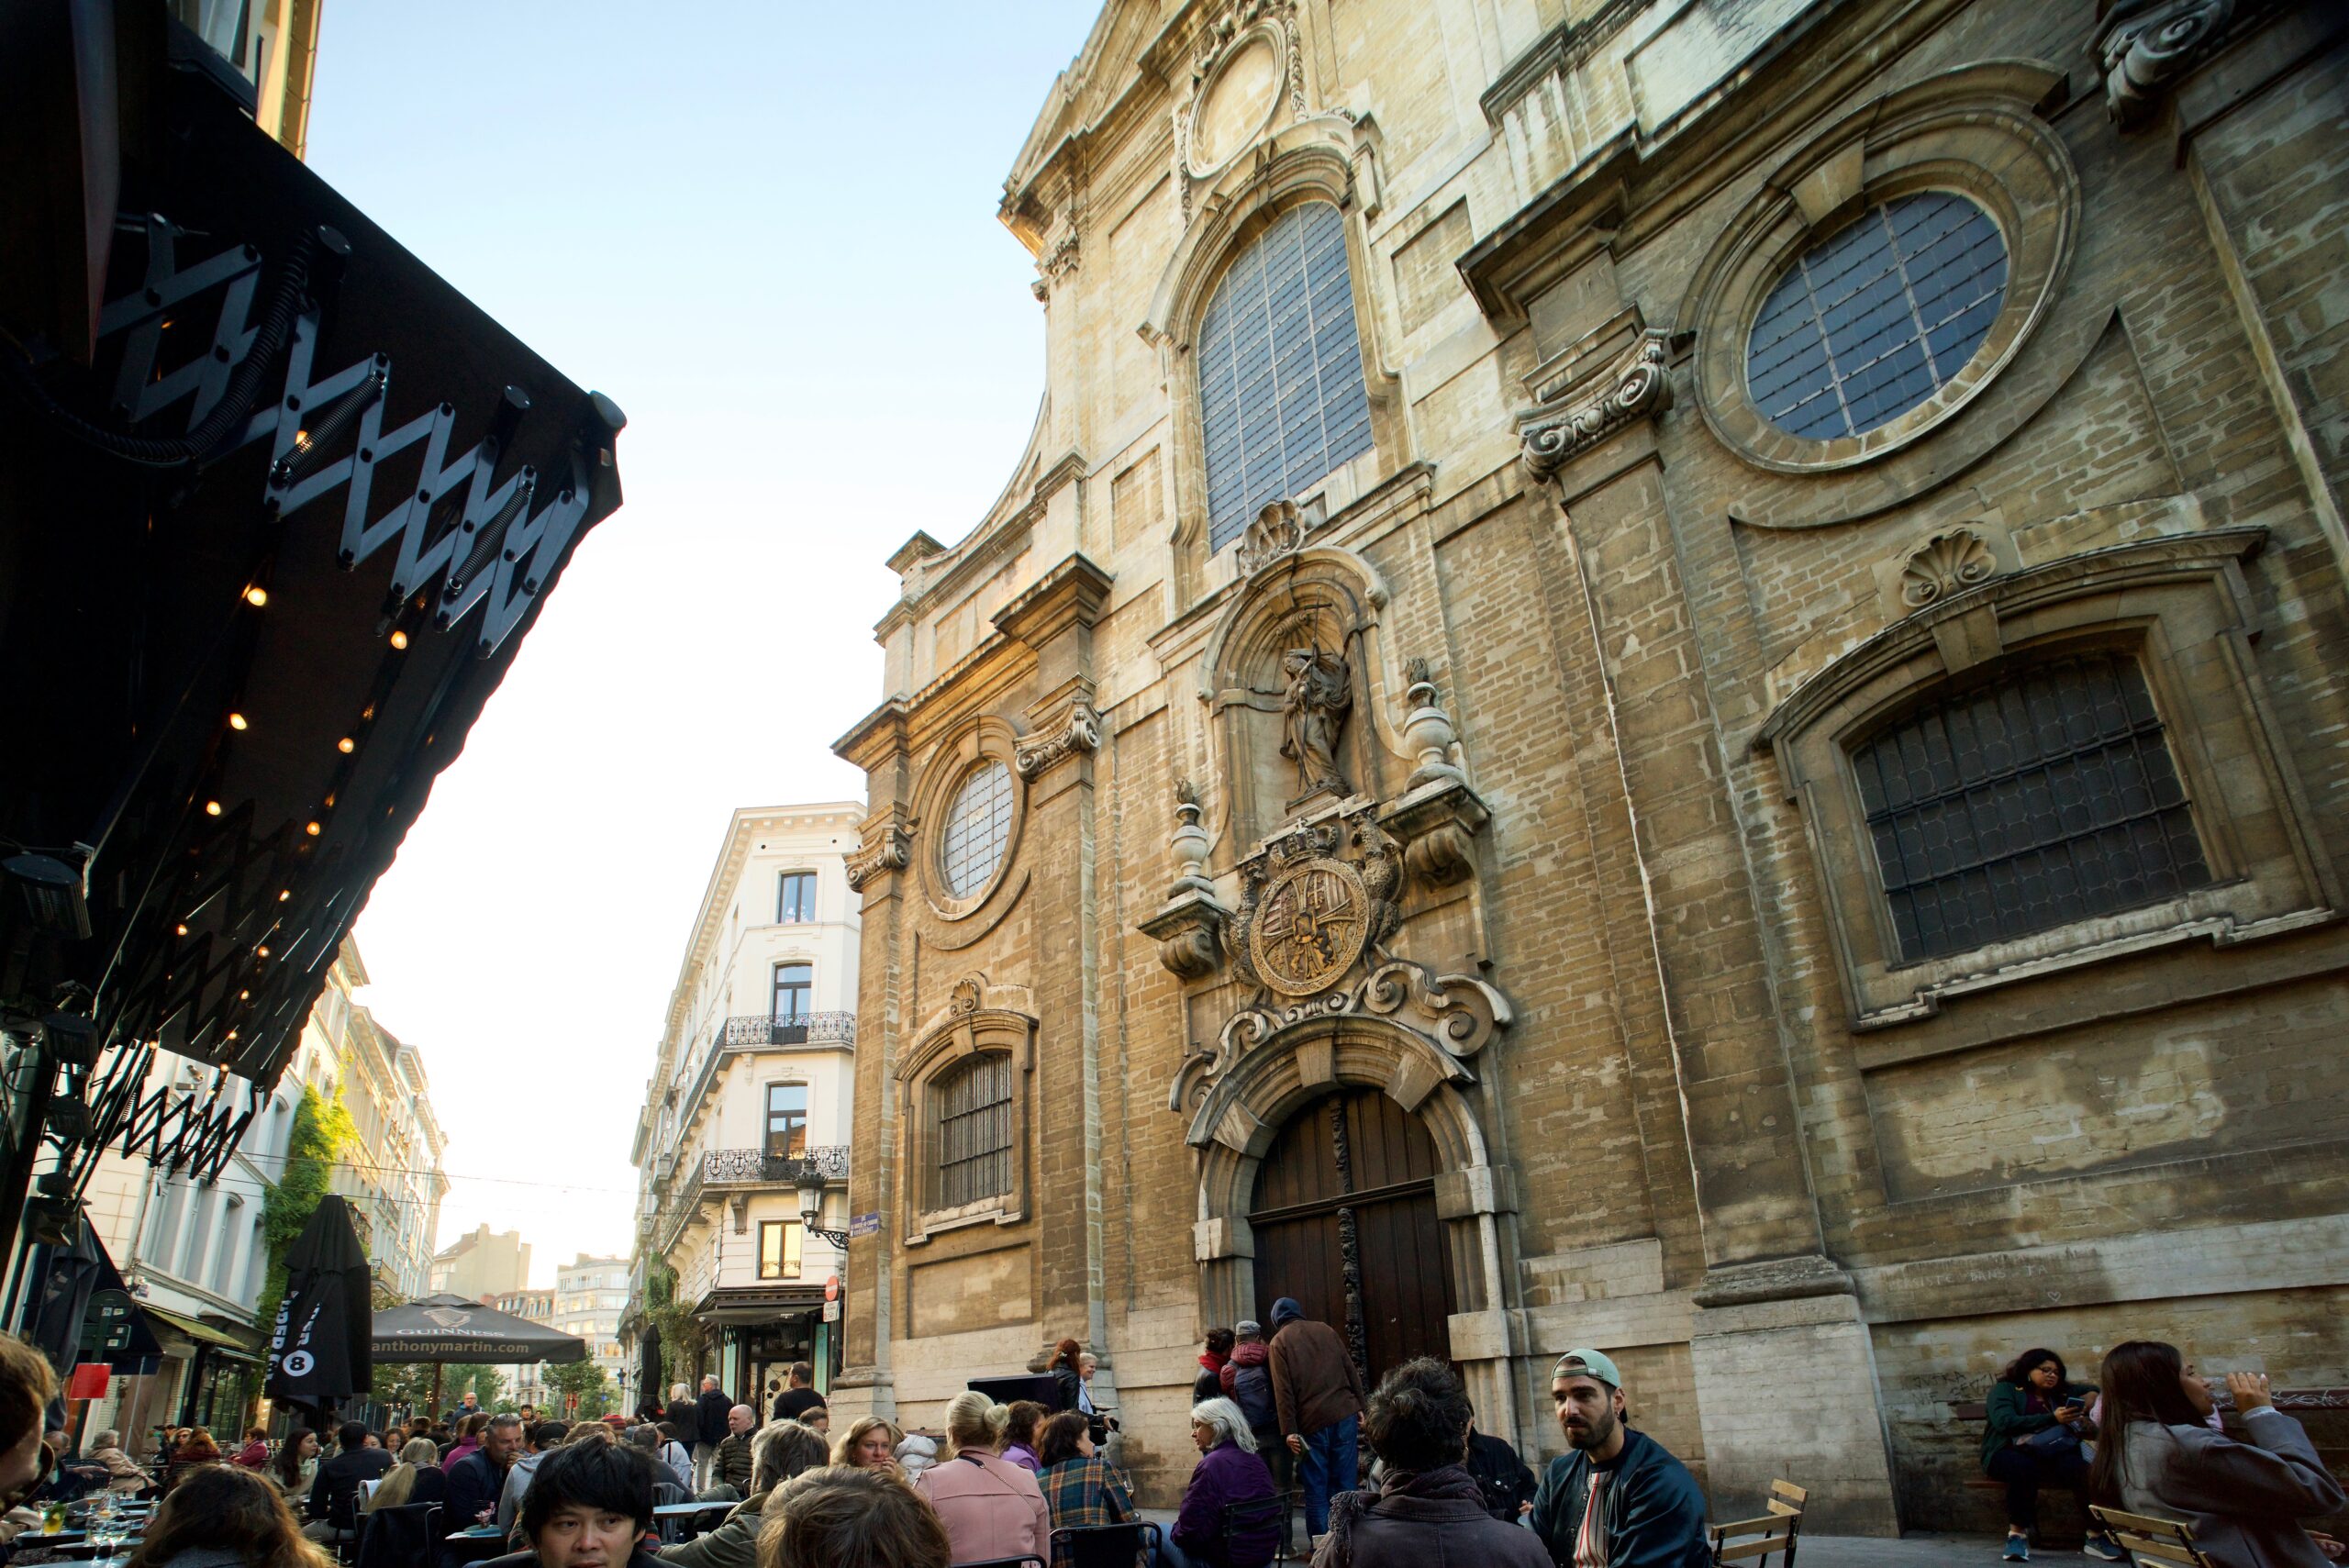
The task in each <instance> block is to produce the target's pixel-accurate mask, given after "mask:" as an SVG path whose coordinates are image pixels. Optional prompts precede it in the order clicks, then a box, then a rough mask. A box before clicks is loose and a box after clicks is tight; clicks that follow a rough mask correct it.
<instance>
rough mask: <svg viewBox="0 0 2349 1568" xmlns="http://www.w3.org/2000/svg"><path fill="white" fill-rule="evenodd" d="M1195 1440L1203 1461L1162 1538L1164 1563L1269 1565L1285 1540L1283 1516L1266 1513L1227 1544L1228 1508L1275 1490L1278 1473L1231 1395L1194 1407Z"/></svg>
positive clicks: (1188, 1567) (1168, 1566)
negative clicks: (1268, 1463)
mask: <svg viewBox="0 0 2349 1568" xmlns="http://www.w3.org/2000/svg"><path fill="white" fill-rule="evenodd" d="M1191 1441H1192V1443H1193V1444H1195V1445H1196V1446H1197V1449H1198V1451H1199V1462H1198V1464H1197V1467H1195V1468H1194V1469H1193V1470H1192V1472H1191V1479H1190V1483H1189V1485H1186V1486H1185V1487H1184V1488H1183V1507H1182V1511H1181V1512H1180V1513H1178V1514H1177V1515H1176V1516H1175V1528H1174V1529H1171V1530H1169V1531H1168V1532H1167V1535H1166V1539H1165V1540H1163V1541H1161V1542H1160V1543H1159V1551H1158V1562H1159V1568H1195V1565H1196V1568H1264V1564H1265V1563H1267V1562H1271V1561H1272V1560H1273V1552H1274V1550H1275V1548H1276V1547H1278V1546H1279V1544H1280V1537H1281V1526H1280V1521H1279V1520H1278V1519H1277V1518H1274V1517H1272V1516H1271V1515H1269V1514H1268V1515H1267V1516H1266V1517H1265V1518H1264V1521H1263V1522H1262V1523H1260V1524H1257V1525H1253V1526H1251V1527H1250V1528H1248V1529H1241V1530H1240V1531H1238V1532H1236V1533H1235V1534H1234V1535H1233V1536H1232V1538H1231V1541H1230V1545H1229V1546H1228V1547H1227V1546H1226V1544H1225V1542H1224V1538H1223V1515H1224V1510H1225V1509H1227V1508H1229V1507H1231V1506H1232V1505H1233V1504H1235V1503H1251V1502H1256V1501H1260V1500H1262V1499H1264V1498H1266V1497H1270V1496H1274V1495H1275V1494H1274V1491H1273V1473H1272V1472H1271V1471H1270V1470H1268V1469H1266V1468H1265V1466H1264V1455H1263V1454H1261V1453H1259V1452H1257V1451H1256V1434H1255V1433H1254V1432H1252V1431H1250V1430H1249V1429H1248V1418H1247V1417H1246V1416H1245V1415H1243V1414H1241V1409H1240V1407H1239V1406H1237V1405H1235V1404H1233V1403H1232V1402H1231V1401H1230V1400H1229V1399H1202V1400H1200V1401H1199V1402H1198V1403H1197V1405H1194V1406H1192V1407H1191Z"/></svg>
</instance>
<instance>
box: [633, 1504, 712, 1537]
mask: <svg viewBox="0 0 2349 1568" xmlns="http://www.w3.org/2000/svg"><path fill="white" fill-rule="evenodd" d="M723 1507H731V1505H730V1504H726V1503H663V1504H662V1505H661V1506H660V1507H657V1508H655V1509H653V1510H652V1527H653V1529H657V1530H659V1531H660V1532H661V1540H662V1544H663V1545H674V1544H676V1541H677V1540H678V1539H679V1538H678V1537H675V1536H674V1535H672V1534H671V1533H670V1532H671V1531H672V1530H674V1529H676V1528H677V1527H679V1526H681V1525H684V1524H685V1522H686V1521H687V1520H689V1519H691V1518H693V1517H694V1516H695V1515H696V1514H698V1513H701V1512H703V1511H704V1510H705V1509H708V1508H723Z"/></svg>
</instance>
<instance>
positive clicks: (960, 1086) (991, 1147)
mask: <svg viewBox="0 0 2349 1568" xmlns="http://www.w3.org/2000/svg"><path fill="white" fill-rule="evenodd" d="M930 1094H931V1103H932V1104H933V1105H935V1106H937V1107H938V1174H937V1182H938V1193H937V1199H936V1201H935V1202H934V1203H932V1204H931V1206H930V1207H933V1208H959V1207H962V1206H963V1205H964V1204H966V1203H977V1202H979V1201H980V1200H981V1199H983V1198H991V1197H1001V1196H1003V1195H1006V1194H1008V1193H1009V1192H1010V1191H1011V1144H1012V1139H1011V1130H1012V1117H1011V1111H1012V1106H1011V1058H1010V1057H1008V1056H1007V1055H1004V1054H1002V1053H1000V1052H990V1053H988V1054H985V1055H980V1056H974V1057H972V1058H971V1059H970V1060H969V1061H968V1062H964V1063H963V1065H962V1066H960V1067H958V1068H956V1069H954V1071H953V1072H952V1073H949V1074H947V1075H946V1076H945V1077H943V1078H941V1079H940V1080H939V1081H938V1083H937V1084H936V1085H935V1086H934V1087H933V1088H932V1089H931V1091H930Z"/></svg>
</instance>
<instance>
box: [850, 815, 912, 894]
mask: <svg viewBox="0 0 2349 1568" xmlns="http://www.w3.org/2000/svg"><path fill="white" fill-rule="evenodd" d="M843 863H844V865H845V868H846V870H847V872H848V885H849V890H850V891H851V892H852V893H862V892H863V891H864V884H866V883H868V882H871V881H872V880H873V879H874V877H876V876H879V875H880V874H881V873H884V872H892V871H903V870H905V869H906V868H907V866H909V865H911V864H913V863H914V840H913V835H912V834H911V833H908V832H907V831H906V828H905V824H904V822H903V820H902V819H901V818H899V817H896V816H894V815H893V816H890V817H880V818H875V819H874V820H873V821H870V822H867V823H866V824H865V825H864V841H863V843H862V844H859V845H858V846H857V847H856V848H855V849H854V850H852V851H850V852H849V855H848V857H847V859H846V861H845V862H843Z"/></svg>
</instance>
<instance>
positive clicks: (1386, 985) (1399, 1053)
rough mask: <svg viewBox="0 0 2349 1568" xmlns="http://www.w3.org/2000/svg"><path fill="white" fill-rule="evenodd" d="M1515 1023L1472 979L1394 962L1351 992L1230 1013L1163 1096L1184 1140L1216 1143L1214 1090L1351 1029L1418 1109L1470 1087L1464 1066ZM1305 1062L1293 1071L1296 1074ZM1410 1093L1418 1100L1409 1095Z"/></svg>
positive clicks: (1486, 987)
mask: <svg viewBox="0 0 2349 1568" xmlns="http://www.w3.org/2000/svg"><path fill="white" fill-rule="evenodd" d="M1513 1021H1514V1015H1513V1014H1512V1012H1511V1011H1510V1008H1509V1005H1508V998H1507V997H1506V996H1503V995H1501V993H1500V992H1499V991H1498V990H1497V989H1496V988H1495V987H1493V986H1492V985H1490V984H1486V982H1485V981H1483V980H1480V979H1478V978H1477V977H1476V976H1475V975H1473V974H1439V973H1436V972H1435V971H1433V970H1431V969H1429V968H1428V967H1426V966H1425V965H1423V964H1419V963H1414V962H1409V961H1408V960H1399V959H1398V960H1395V961H1393V962H1386V963H1382V964H1379V965H1378V966H1377V967H1375V968H1374V969H1372V970H1371V971H1370V973H1367V974H1365V975H1364V976H1363V978H1362V979H1360V980H1358V981H1356V982H1355V983H1354V984H1351V985H1343V986H1339V987H1335V988H1333V989H1331V990H1329V991H1325V992H1322V993H1320V994H1319V995H1312V996H1301V997H1297V998H1293V999H1289V1000H1286V1001H1283V1002H1281V1003H1280V1004H1278V1005H1275V1006H1264V1005H1254V1006H1246V1007H1242V1008H1241V1010H1240V1011H1239V1012H1237V1013H1235V1014H1233V1015H1232V1016H1231V1018H1230V1020H1229V1021H1227V1022H1226V1023H1225V1024H1224V1026H1223V1028H1222V1029H1221V1030H1219V1032H1218V1034H1217V1036H1216V1043H1215V1044H1214V1046H1213V1047H1211V1048H1209V1049H1208V1050H1205V1051H1196V1052H1194V1053H1193V1054H1192V1055H1190V1056H1189V1057H1186V1059H1185V1060H1184V1062H1183V1064H1182V1066H1181V1067H1180V1068H1178V1069H1177V1070H1176V1072H1175V1082H1174V1084H1173V1086H1172V1088H1170V1089H1169V1091H1168V1093H1167V1102H1166V1106H1167V1109H1169V1110H1172V1111H1176V1112H1189V1113H1191V1115H1192V1118H1193V1125H1192V1129H1191V1134H1190V1138H1189V1141H1191V1142H1193V1143H1203V1142H1205V1141H1207V1140H1209V1139H1211V1138H1213V1137H1216V1136H1218V1128H1219V1122H1220V1120H1221V1115H1220V1112H1219V1106H1218V1102H1219V1098H1220V1097H1221V1096H1219V1093H1218V1091H1219V1090H1220V1089H1222V1088H1223V1087H1224V1086H1225V1085H1227V1084H1230V1083H1232V1082H1235V1081H1236V1080H1237V1079H1238V1078H1239V1077H1240V1076H1241V1075H1243V1074H1244V1073H1246V1072H1248V1071H1251V1070H1253V1069H1256V1068H1258V1067H1260V1066H1261V1065H1262V1064H1263V1063H1264V1061H1265V1059H1267V1058H1269V1057H1271V1056H1274V1055H1275V1054H1290V1053H1311V1052H1313V1051H1316V1050H1317V1049H1318V1050H1323V1051H1326V1050H1328V1049H1330V1047H1329V1045H1328V1044H1327V1042H1328V1040H1330V1037H1331V1036H1333V1035H1336V1034H1340V1033H1342V1032H1344V1031H1345V1030H1346V1029H1348V1027H1349V1026H1352V1027H1353V1029H1357V1030H1365V1029H1366V1030H1373V1031H1375V1033H1376V1035H1377V1038H1378V1042H1379V1046H1380V1049H1381V1051H1383V1053H1384V1054H1386V1055H1387V1056H1388V1057H1389V1058H1390V1059H1391V1060H1392V1061H1393V1062H1394V1063H1395V1066H1394V1077H1395V1087H1396V1088H1397V1090H1399V1091H1401V1093H1400V1094H1398V1098H1407V1100H1408V1103H1416V1102H1417V1100H1418V1099H1419V1097H1421V1096H1423V1095H1425V1093H1426V1092H1427V1090H1429V1089H1431V1088H1433V1087H1434V1086H1435V1085H1436V1084H1439V1083H1452V1084H1474V1083H1475V1082H1476V1073H1475V1067H1474V1066H1473V1065H1472V1063H1473V1062H1474V1059H1475V1056H1476V1055H1477V1053H1478V1052H1480V1051H1483V1050H1484V1049H1485V1047H1486V1045H1487V1044H1489V1043H1490V1042H1491V1040H1492V1038H1493V1036H1494V1035H1495V1034H1496V1033H1497V1032H1498V1031H1499V1030H1501V1029H1507V1028H1508V1026H1509V1024H1510V1023H1511V1022H1513ZM1310 1070H1311V1069H1310V1064H1309V1063H1300V1066H1299V1071H1300V1072H1301V1073H1305V1072H1309V1071H1310ZM1413 1091H1416V1092H1413Z"/></svg>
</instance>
